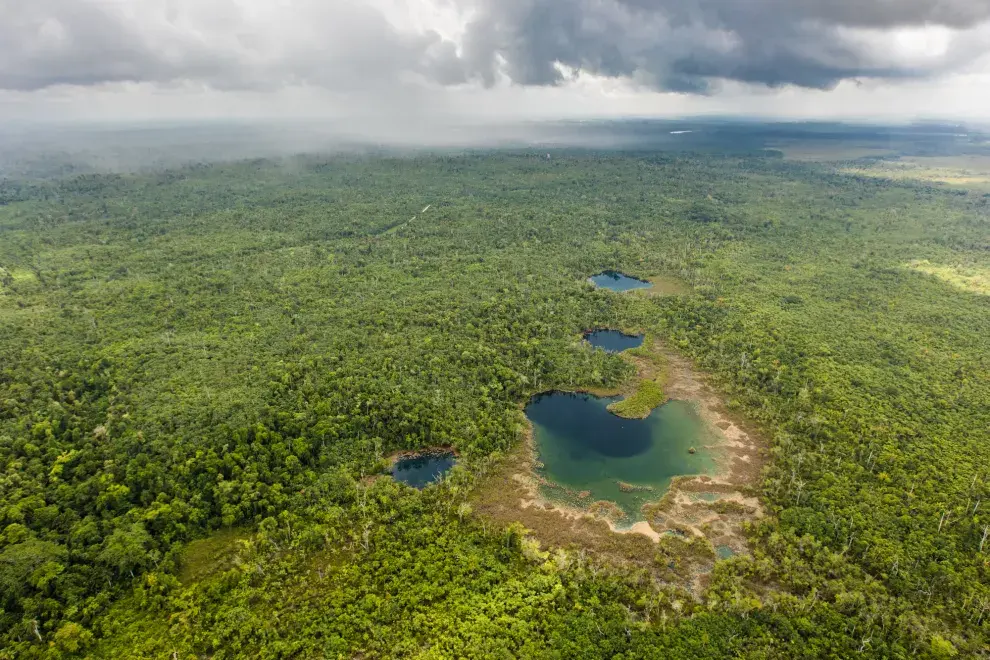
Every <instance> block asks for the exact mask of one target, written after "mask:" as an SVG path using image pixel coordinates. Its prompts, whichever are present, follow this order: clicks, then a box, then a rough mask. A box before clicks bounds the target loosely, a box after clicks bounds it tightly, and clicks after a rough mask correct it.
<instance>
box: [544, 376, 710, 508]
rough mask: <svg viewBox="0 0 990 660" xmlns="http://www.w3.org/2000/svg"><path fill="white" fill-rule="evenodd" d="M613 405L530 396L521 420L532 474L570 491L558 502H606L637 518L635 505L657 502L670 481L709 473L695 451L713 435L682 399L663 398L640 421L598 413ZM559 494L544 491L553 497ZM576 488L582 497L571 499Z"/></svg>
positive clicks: (578, 397)
mask: <svg viewBox="0 0 990 660" xmlns="http://www.w3.org/2000/svg"><path fill="white" fill-rule="evenodd" d="M617 400H618V397H613V398H600V397H596V396H592V395H590V394H571V393H565V392H552V393H549V394H543V395H540V396H537V397H534V398H533V399H532V400H531V401H530V403H529V405H528V406H526V416H527V417H529V419H530V421H532V423H533V427H534V440H535V442H536V449H537V453H538V455H539V460H540V462H541V463H542V464H543V467H541V468H540V472H541V474H542V476H544V477H546V478H547V479H548V480H549V481H551V482H553V483H556V484H560V485H561V486H564V487H566V488H567V489H569V490H570V491H571V493H570V494H569V495H568V496H566V497H565V498H564V499H566V500H568V503H571V504H578V505H582V504H583V505H587V504H590V503H591V502H594V501H595V500H610V501H612V502H615V503H616V504H618V505H619V507H621V508H622V510H623V511H625V513H626V514H627V516H629V518H628V521H630V522H631V521H636V520H642V514H641V512H640V507H642V505H643V504H644V503H646V502H649V501H655V500H657V499H659V498H660V497H662V496H663V494H664V492H666V490H667V488H669V487H670V482H671V479H672V478H673V477H676V476H680V475H697V474H711V473H713V472H714V470H715V468H716V465H715V460H714V458H713V457H712V456H711V455H710V453H709V452H708V451H707V450H705V449H704V448H703V446H704V445H706V444H709V445H710V444H712V443H713V442H714V436H713V435H712V434H711V432H710V431H709V430H708V428H707V427H706V425H705V423H704V421H703V420H702V419H701V417H700V416H699V415H698V413H697V411H696V410H695V408H694V406H693V405H692V404H690V403H688V402H687V401H669V402H667V403H665V404H664V405H662V406H660V407H659V408H657V409H656V410H654V411H653V412H652V413H650V416H649V417H647V418H646V419H623V418H622V417H618V416H617V415H613V414H612V413H610V412H609V411H608V410H606V407H607V406H608V405H609V404H610V403H612V402H613V401H617ZM692 447H694V448H696V451H695V453H694V454H692V453H690V452H689V449H690V448H692ZM620 482H622V483H623V484H625V486H623V485H620ZM629 486H633V487H634V489H630V488H629ZM559 490H560V489H554V488H549V489H547V490H546V492H545V494H546V495H548V496H550V497H558V496H559ZM581 491H590V495H589V496H587V497H585V498H580V499H578V500H574V497H575V494H576V493H579V492H581Z"/></svg>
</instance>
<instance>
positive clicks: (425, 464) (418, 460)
mask: <svg viewBox="0 0 990 660" xmlns="http://www.w3.org/2000/svg"><path fill="white" fill-rule="evenodd" d="M456 462H457V457H456V456H454V454H453V453H452V452H430V453H428V454H416V455H413V456H403V457H402V458H400V459H398V460H397V461H396V462H395V464H394V465H392V477H394V478H395V479H396V480H397V481H401V482H402V483H404V484H409V485H410V486H412V487H413V488H425V487H426V486H428V485H429V484H431V483H433V482H434V481H439V480H440V479H441V478H442V477H443V475H445V474H447V472H448V471H449V470H450V468H452V467H454V463H456Z"/></svg>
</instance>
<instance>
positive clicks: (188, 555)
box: [179, 527, 250, 585]
mask: <svg viewBox="0 0 990 660" xmlns="http://www.w3.org/2000/svg"><path fill="white" fill-rule="evenodd" d="M249 536H250V532H249V531H248V530H247V529H245V528H243V527H234V528H231V529H223V530H220V531H218V532H214V533H213V534H211V535H210V536H208V537H206V538H204V539H198V540H196V541H193V542H191V543H190V544H189V545H188V546H186V550H185V552H184V553H183V554H182V568H181V570H180V571H179V581H180V582H182V584H184V585H189V584H192V583H193V582H197V581H199V580H202V579H203V578H205V577H206V576H208V575H210V574H212V573H216V572H218V571H221V570H226V569H228V568H230V566H231V562H232V561H233V558H234V556H235V555H236V554H237V550H238V545H237V542H238V541H239V540H241V539H246V538H248V537H249Z"/></svg>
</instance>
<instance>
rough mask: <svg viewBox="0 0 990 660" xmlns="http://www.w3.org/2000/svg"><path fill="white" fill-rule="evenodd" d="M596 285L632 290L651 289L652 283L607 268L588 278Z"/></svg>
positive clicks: (605, 287)
mask: <svg viewBox="0 0 990 660" xmlns="http://www.w3.org/2000/svg"><path fill="white" fill-rule="evenodd" d="M588 279H589V280H590V281H591V282H592V283H593V284H594V285H595V286H598V287H601V288H603V289H610V290H612V291H631V290H632V289H649V288H650V287H651V286H653V285H652V284H650V283H649V282H644V281H643V280H638V279H636V278H635V277H629V276H628V275H624V274H623V273H620V272H619V271H616V270H606V271H604V272H602V273H599V274H598V275H593V276H592V277H590V278H588Z"/></svg>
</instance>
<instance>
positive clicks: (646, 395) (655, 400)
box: [608, 380, 666, 419]
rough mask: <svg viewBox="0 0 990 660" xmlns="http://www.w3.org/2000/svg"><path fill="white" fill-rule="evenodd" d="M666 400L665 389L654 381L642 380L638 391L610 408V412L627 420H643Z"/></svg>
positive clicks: (637, 388)
mask: <svg viewBox="0 0 990 660" xmlns="http://www.w3.org/2000/svg"><path fill="white" fill-rule="evenodd" d="M665 400H666V395H665V394H664V392H663V387H661V386H660V384H659V383H657V382H656V381H653V380H641V381H640V382H639V385H637V386H636V391H635V392H633V393H632V394H631V395H630V396H627V397H626V398H625V399H623V400H622V401H616V402H615V403H613V404H612V405H610V406H609V407H608V409H609V411H611V412H612V413H613V414H615V415H618V416H619V417H625V418H626V419H642V418H644V417H646V416H647V415H649V414H650V412H651V411H652V410H653V409H654V408H656V407H657V406H659V405H660V404H661V403H663V402H664V401H665Z"/></svg>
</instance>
